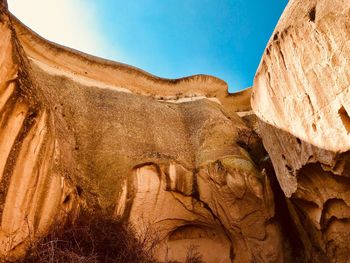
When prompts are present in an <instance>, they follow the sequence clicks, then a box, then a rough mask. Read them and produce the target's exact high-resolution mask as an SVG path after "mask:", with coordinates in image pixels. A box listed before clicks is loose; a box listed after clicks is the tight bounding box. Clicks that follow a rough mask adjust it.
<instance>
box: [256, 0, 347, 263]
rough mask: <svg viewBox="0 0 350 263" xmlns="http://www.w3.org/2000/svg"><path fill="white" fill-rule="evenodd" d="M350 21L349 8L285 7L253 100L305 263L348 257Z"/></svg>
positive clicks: (331, 4) (329, 4) (334, 4)
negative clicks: (300, 241)
mask: <svg viewBox="0 0 350 263" xmlns="http://www.w3.org/2000/svg"><path fill="white" fill-rule="evenodd" d="M349 14H350V2H349V1H341V0H339V1H337V0H336V1H326V0H321V1H299V0H293V1H289V4H288V6H287V8H286V10H285V12H284V14H283V15H282V18H281V19H280V21H279V23H278V25H277V27H276V29H275V32H274V34H273V36H272V38H271V40H270V42H269V44H268V47H267V49H266V52H265V54H264V56H263V58H262V61H261V64H260V67H259V69H258V71H257V74H256V78H255V82H254V89H253V93H252V107H253V110H254V112H255V113H256V115H257V116H258V118H259V120H260V121H259V122H260V125H259V128H260V134H261V136H262V138H263V142H264V145H265V148H266V149H267V151H268V152H269V155H270V157H271V159H272V162H273V165H274V168H275V171H276V174H277V178H278V181H279V183H280V185H281V188H282V190H283V191H284V193H285V195H286V196H287V197H288V198H289V200H288V203H289V209H290V212H291V214H292V216H293V219H294V222H295V224H296V225H297V226H298V229H299V231H298V232H299V233H298V234H299V236H300V237H301V239H302V241H303V243H304V247H305V249H306V251H307V259H306V261H313V262H347V260H348V259H349V255H350V245H349V244H350V243H349V236H350V225H349V219H350V217H349V211H350V199H349V197H350V196H349V194H350V184H349V183H350V178H349V175H350V166H349V164H350V163H349V150H350V134H349V133H350V129H349V123H350V122H349V120H350V118H349V112H350V106H349V105H350V88H349V87H350V85H349V81H350V78H349V76H350V74H349V73H350V72H349V62H350V61H349V60H350V52H349V47H350V46H349V37H350V29H349V22H350V18H349Z"/></svg>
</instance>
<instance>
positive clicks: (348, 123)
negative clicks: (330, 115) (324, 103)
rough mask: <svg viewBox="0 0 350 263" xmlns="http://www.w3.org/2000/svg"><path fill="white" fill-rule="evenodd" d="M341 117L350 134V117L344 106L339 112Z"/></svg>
mask: <svg viewBox="0 0 350 263" xmlns="http://www.w3.org/2000/svg"><path fill="white" fill-rule="evenodd" d="M338 114H339V117H340V119H341V121H342V122H343V125H344V128H345V129H346V130H347V132H348V133H350V116H349V114H348V112H347V111H346V110H345V108H344V106H342V107H341V108H340V109H339V111H338Z"/></svg>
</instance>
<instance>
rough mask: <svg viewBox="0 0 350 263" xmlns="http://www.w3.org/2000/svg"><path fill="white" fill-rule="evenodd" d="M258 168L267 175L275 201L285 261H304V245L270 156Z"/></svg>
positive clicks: (305, 259)
mask: <svg viewBox="0 0 350 263" xmlns="http://www.w3.org/2000/svg"><path fill="white" fill-rule="evenodd" d="M259 166H260V169H261V170H262V169H265V171H266V174H267V176H268V177H269V179H270V185H271V189H272V191H273V195H274V201H275V218H276V220H277V221H278V222H279V223H280V224H281V231H282V236H283V237H284V239H285V240H284V244H283V250H284V252H287V251H289V254H287V253H285V259H284V261H285V262H293V263H306V262H307V257H306V254H305V247H304V245H303V243H302V241H301V240H300V238H299V235H298V230H297V227H296V225H295V224H294V222H293V220H292V215H291V214H290V212H289V210H288V206H287V202H286V197H285V195H284V193H283V191H282V189H281V187H280V185H279V183H278V180H277V177H276V174H275V171H274V168H273V165H272V162H271V160H270V158H264V159H263V161H261V162H260V163H259Z"/></svg>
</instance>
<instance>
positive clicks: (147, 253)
mask: <svg viewBox="0 0 350 263" xmlns="http://www.w3.org/2000/svg"><path fill="white" fill-rule="evenodd" d="M135 233H136V232H135V231H134V230H133V228H132V227H130V226H129V225H126V224H123V223H121V222H120V221H118V220H116V219H111V218H108V217H105V216H96V215H91V214H88V213H82V215H81V216H80V217H79V218H78V219H77V220H76V221H75V222H74V224H67V225H65V226H64V227H55V228H53V229H52V231H50V233H49V234H48V235H47V236H46V237H44V238H42V239H41V240H39V241H38V242H36V245H35V246H33V247H32V248H31V249H30V250H29V252H28V254H27V256H26V257H25V258H24V259H23V260H21V261H19V262H21V263H37V262H47V263H100V262H101V263H102V262H103V263H112V262H113V263H115V262H118V263H119V262H120V263H136V262H137V263H138V262H144V263H146V262H149V263H152V262H156V260H155V259H154V257H153V250H154V247H155V245H156V242H155V241H154V240H155V239H154V236H152V235H150V234H149V233H147V234H145V235H144V236H142V237H139V236H136V234H135ZM153 239H154V240H153Z"/></svg>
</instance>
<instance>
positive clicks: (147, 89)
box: [0, 7, 338, 262]
mask: <svg viewBox="0 0 350 263" xmlns="http://www.w3.org/2000/svg"><path fill="white" fill-rule="evenodd" d="M0 15H1V19H0V60H1V61H0V62H1V67H0V110H1V119H0V121H1V126H0V135H1V136H0V152H1V155H0V180H1V181H0V216H1V225H0V256H1V257H2V258H7V259H12V260H14V259H16V258H18V257H20V256H22V255H23V253H24V252H25V250H26V248H27V247H28V244H30V243H31V242H32V241H35V239H36V238H38V237H40V236H41V235H43V234H45V233H46V232H47V231H48V230H49V229H50V227H51V226H52V225H54V224H63V223H64V222H65V220H67V219H71V218H73V219H74V217H75V216H76V214H77V213H79V210H80V207H84V209H88V210H93V211H96V210H101V211H103V213H104V214H106V215H109V216H114V217H117V218H120V219H121V220H127V221H128V222H129V223H131V224H133V225H134V226H135V227H136V230H137V232H138V233H140V234H141V235H142V234H144V233H153V234H154V235H155V236H157V237H158V238H159V240H161V242H160V243H159V244H158V246H157V249H156V253H157V256H158V257H159V259H161V260H164V259H168V260H178V261H183V260H184V258H185V256H186V253H187V251H188V249H190V248H191V247H194V248H195V249H196V250H197V251H198V252H200V253H201V254H202V255H203V259H204V260H205V262H250V261H254V262H281V261H282V260H283V257H284V252H283V250H282V244H281V243H282V242H284V240H283V237H282V236H281V232H280V227H279V223H278V222H277V221H276V220H275V217H274V216H275V211H274V200H273V194H272V191H271V188H270V185H269V180H268V178H267V176H266V174H265V173H263V172H261V171H260V170H259V169H258V168H257V167H256V165H255V163H254V161H253V159H254V158H255V159H256V158H257V156H254V157H252V156H250V155H249V153H248V152H247V151H246V150H245V149H243V148H242V147H241V146H242V145H245V146H249V147H251V148H249V149H252V151H253V152H254V151H256V152H259V150H257V149H259V147H258V146H255V145H254V144H255V142H256V141H254V143H251V142H249V139H247V138H250V135H251V134H253V132H252V130H251V129H250V128H248V127H247V126H246V124H245V123H244V122H243V121H242V119H241V118H240V117H239V116H238V115H237V114H236V112H237V111H240V112H244V111H246V112H248V111H249V110H250V104H249V98H250V89H248V90H246V91H243V92H240V93H238V94H229V93H228V92H227V85H226V84H225V83H224V82H223V81H222V80H220V79H217V78H215V77H211V76H204V75H198V76H192V77H187V78H184V79H178V80H167V79H161V78H158V77H155V76H152V75H150V74H148V73H146V72H144V71H142V70H139V69H136V68H133V67H130V66H127V65H124V64H120V63H115V62H111V61H105V60H103V59H99V58H96V57H93V56H89V55H86V54H82V53H80V52H77V51H74V50H71V49H68V48H65V47H61V46H59V45H56V44H53V43H50V42H49V41H46V40H44V39H42V38H41V37H39V36H38V35H36V34H35V33H34V32H32V31H31V30H30V29H28V28H26V27H25V26H24V25H23V24H21V22H20V21H18V20H17V19H16V18H15V17H13V16H11V15H9V14H8V12H7V11H6V9H5V7H1V11H0ZM244 135H245V136H244ZM247 140H248V141H247ZM240 145H241V146H240ZM337 213H338V212H337ZM67 216H68V218H67Z"/></svg>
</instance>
